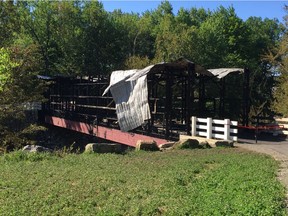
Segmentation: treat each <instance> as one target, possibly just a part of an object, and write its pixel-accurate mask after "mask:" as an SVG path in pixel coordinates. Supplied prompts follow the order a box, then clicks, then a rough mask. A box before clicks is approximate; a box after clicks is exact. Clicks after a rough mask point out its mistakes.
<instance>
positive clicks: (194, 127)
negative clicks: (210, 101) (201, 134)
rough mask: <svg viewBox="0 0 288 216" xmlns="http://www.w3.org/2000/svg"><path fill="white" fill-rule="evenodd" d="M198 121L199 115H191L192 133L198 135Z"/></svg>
mask: <svg viewBox="0 0 288 216" xmlns="http://www.w3.org/2000/svg"><path fill="white" fill-rule="evenodd" d="M196 122H197V117H196V116H192V117H191V135H192V136H196V135H197V134H196Z"/></svg>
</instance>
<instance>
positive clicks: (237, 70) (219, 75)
mask: <svg viewBox="0 0 288 216" xmlns="http://www.w3.org/2000/svg"><path fill="white" fill-rule="evenodd" d="M208 71H209V72H211V73H212V74H213V75H215V76H217V78H219V79H222V78H223V77H225V76H227V75H228V74H230V73H244V69H242V68H217V69H208Z"/></svg>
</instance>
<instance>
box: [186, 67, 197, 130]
mask: <svg viewBox="0 0 288 216" xmlns="http://www.w3.org/2000/svg"><path fill="white" fill-rule="evenodd" d="M187 82H188V83H187V90H186V93H185V95H186V98H185V99H186V106H187V107H186V108H187V112H186V127H187V134H188V135H189V134H190V133H191V128H190V127H191V122H190V120H191V119H190V118H191V116H192V106H193V103H194V88H195V87H194V83H195V65H194V64H189V66H188V77H187Z"/></svg>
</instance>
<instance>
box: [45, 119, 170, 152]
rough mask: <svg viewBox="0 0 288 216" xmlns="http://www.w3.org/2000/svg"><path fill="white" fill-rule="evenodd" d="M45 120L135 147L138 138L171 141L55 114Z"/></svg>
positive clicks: (157, 141)
mask: <svg viewBox="0 0 288 216" xmlns="http://www.w3.org/2000/svg"><path fill="white" fill-rule="evenodd" d="M45 122H46V123H48V124H52V125H54V126H58V127H62V128H66V129H70V130H74V131H77V132H81V133H84V134H89V135H93V136H97V137H99V138H102V139H106V140H110V141H112V142H118V143H122V144H125V145H129V146H133V147H135V146H136V143H137V141H138V140H146V141H152V140H154V141H155V142H156V143H157V145H160V144H164V143H167V142H169V140H166V139H160V138H155V137H150V136H146V135H141V134H136V133H129V132H123V131H121V130H118V129H112V128H107V127H103V126H92V125H90V124H87V123H84V122H77V121H72V120H67V119H64V118H59V117H55V116H45Z"/></svg>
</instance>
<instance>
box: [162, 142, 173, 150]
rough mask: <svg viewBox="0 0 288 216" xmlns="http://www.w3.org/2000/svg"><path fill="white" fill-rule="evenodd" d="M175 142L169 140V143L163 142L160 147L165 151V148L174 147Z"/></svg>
mask: <svg viewBox="0 0 288 216" xmlns="http://www.w3.org/2000/svg"><path fill="white" fill-rule="evenodd" d="M174 144H175V142H167V143H163V144H161V145H159V146H158V147H159V149H160V151H164V150H170V149H172V148H173V146H174Z"/></svg>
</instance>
